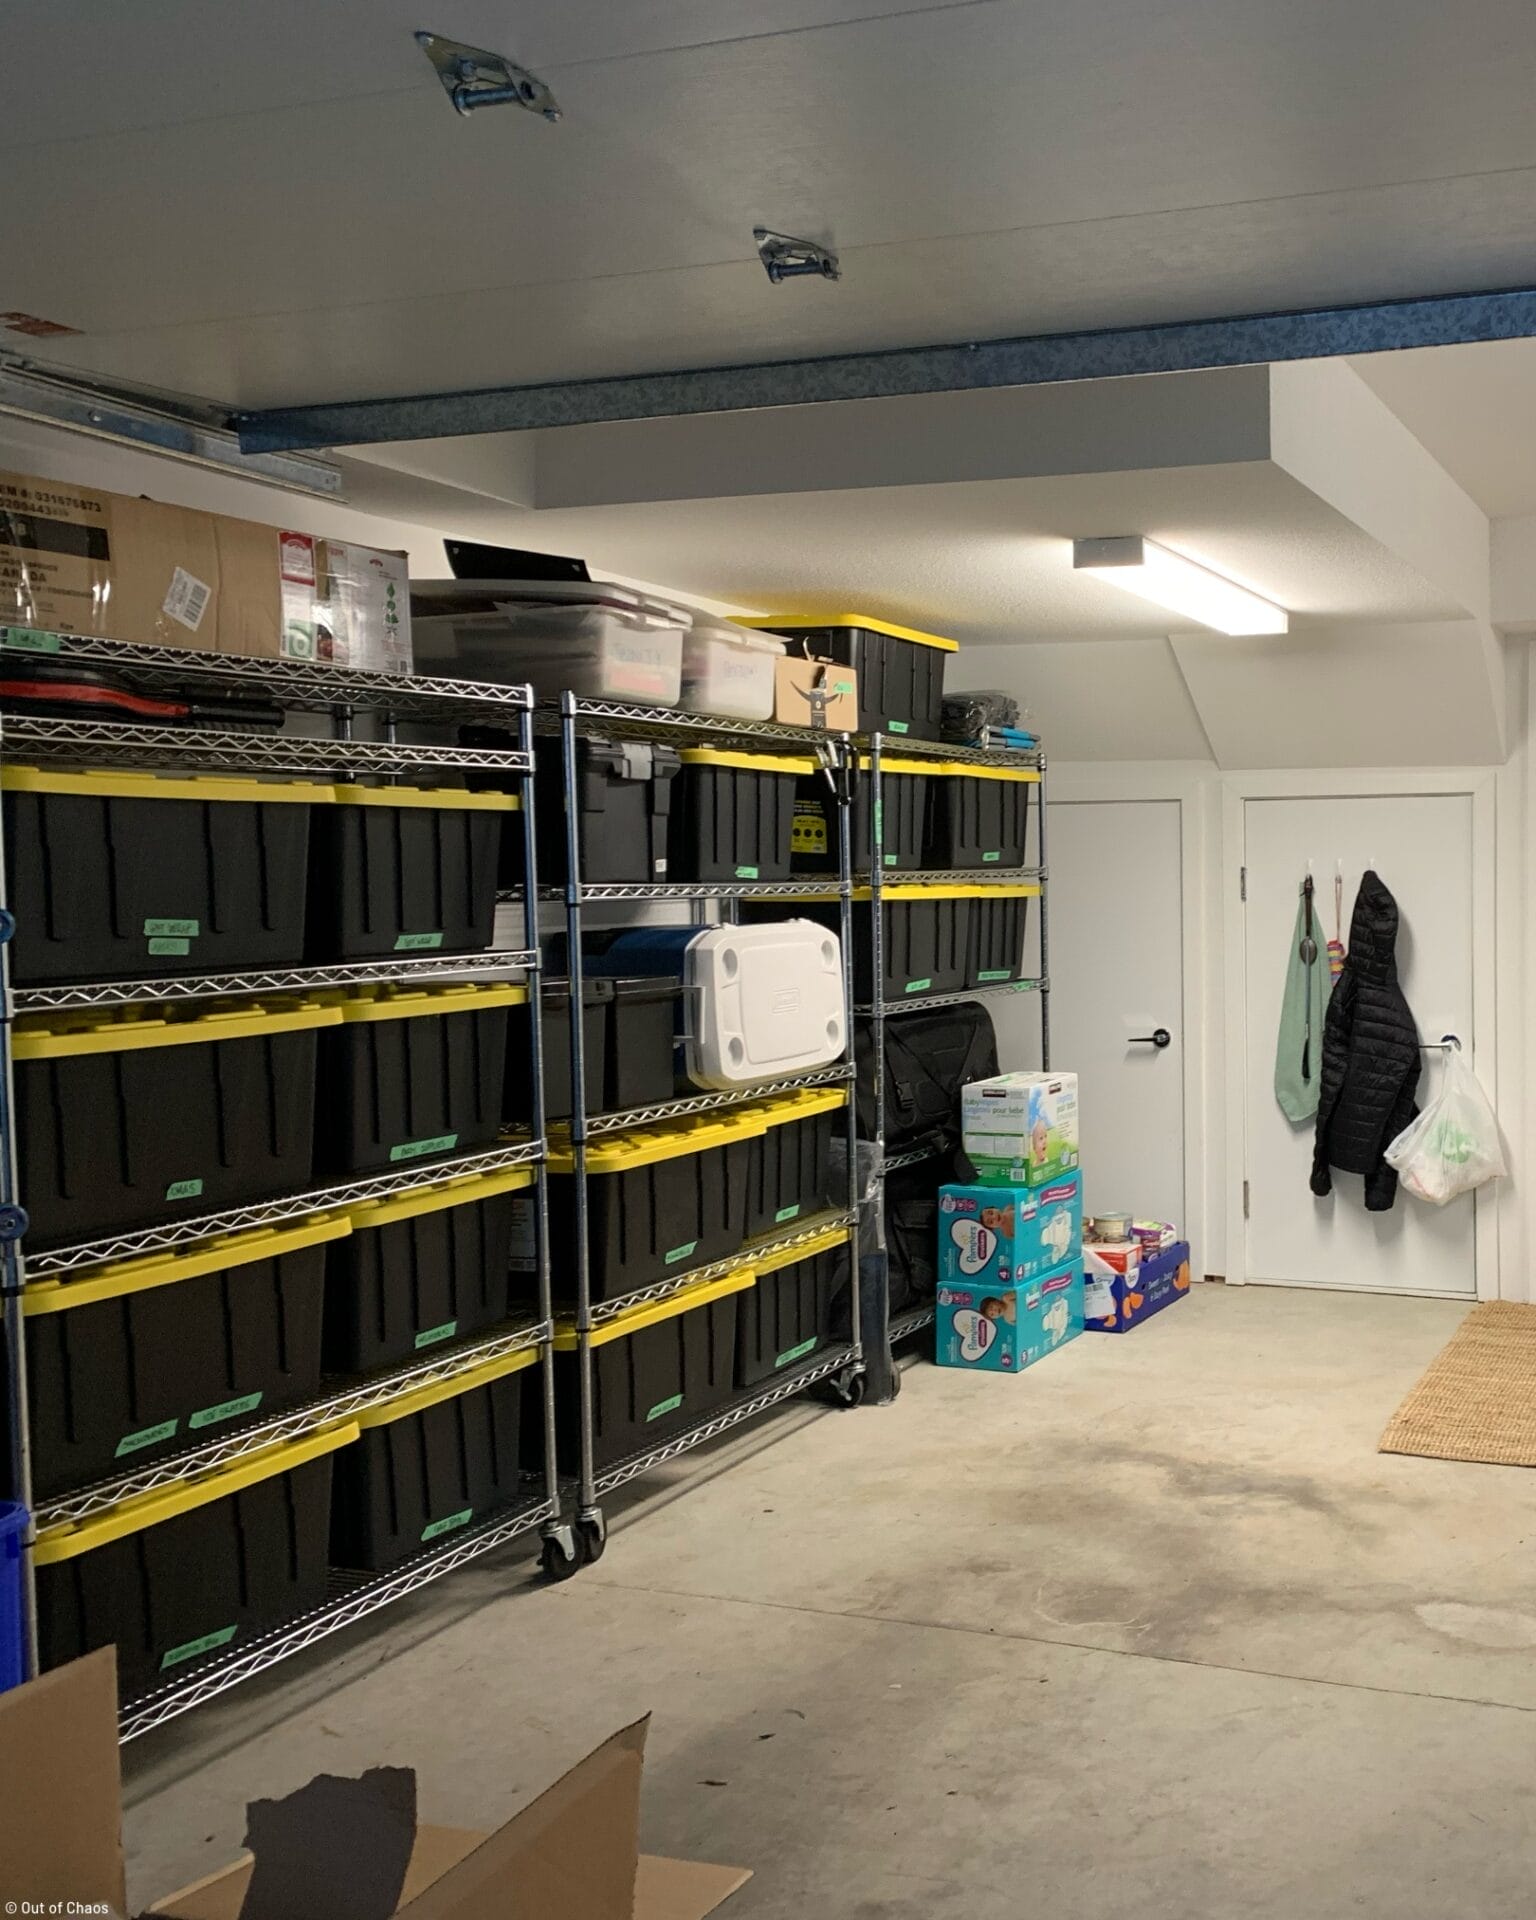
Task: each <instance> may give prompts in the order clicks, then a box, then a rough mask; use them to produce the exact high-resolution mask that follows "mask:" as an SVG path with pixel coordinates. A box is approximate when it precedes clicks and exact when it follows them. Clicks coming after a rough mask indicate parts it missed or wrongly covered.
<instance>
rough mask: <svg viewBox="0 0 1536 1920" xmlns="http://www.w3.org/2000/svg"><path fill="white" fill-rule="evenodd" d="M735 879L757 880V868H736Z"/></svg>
mask: <svg viewBox="0 0 1536 1920" xmlns="http://www.w3.org/2000/svg"><path fill="white" fill-rule="evenodd" d="M736 878H737V879H738V880H755V879H756V878H757V868H756V867H738V868H737V869H736Z"/></svg>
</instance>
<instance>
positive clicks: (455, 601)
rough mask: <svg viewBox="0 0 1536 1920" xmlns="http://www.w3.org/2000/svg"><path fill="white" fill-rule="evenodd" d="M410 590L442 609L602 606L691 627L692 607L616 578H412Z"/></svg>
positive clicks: (480, 610) (474, 610)
mask: <svg viewBox="0 0 1536 1920" xmlns="http://www.w3.org/2000/svg"><path fill="white" fill-rule="evenodd" d="M411 592H412V594H413V595H419V596H420V597H421V599H422V600H424V601H433V602H436V603H437V605H438V606H439V607H440V608H442V609H443V610H445V611H446V610H447V609H448V608H450V607H452V608H454V609H455V610H458V611H462V612H468V613H491V612H494V611H495V610H496V609H497V608H498V607H553V606H565V607H600V608H602V610H603V611H604V612H605V613H620V614H644V615H646V616H647V617H649V618H650V619H653V620H656V621H660V622H664V623H665V624H666V625H667V626H672V627H690V626H692V625H693V620H694V615H693V612H692V610H691V609H690V608H688V607H685V606H681V605H679V604H678V603H677V602H675V601H672V600H662V599H660V598H658V597H657V596H656V595H655V594H650V593H641V592H640V591H639V590H638V589H637V588H635V587H622V586H620V585H619V583H618V582H617V581H616V580H413V581H412V582H411Z"/></svg>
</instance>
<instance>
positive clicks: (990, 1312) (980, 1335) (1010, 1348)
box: [934, 1258, 1083, 1373]
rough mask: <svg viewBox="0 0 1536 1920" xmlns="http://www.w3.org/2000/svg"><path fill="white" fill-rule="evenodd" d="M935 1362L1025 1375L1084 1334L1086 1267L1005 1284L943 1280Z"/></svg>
mask: <svg viewBox="0 0 1536 1920" xmlns="http://www.w3.org/2000/svg"><path fill="white" fill-rule="evenodd" d="M934 1327H935V1333H936V1340H935V1348H934V1358H935V1359H936V1360H937V1361H938V1363H939V1365H940V1366H941V1367H965V1368H967V1369H968V1370H969V1371H970V1372H972V1373H1022V1372H1023V1371H1024V1369H1025V1368H1026V1367H1031V1366H1033V1365H1034V1363H1035V1362H1036V1361H1037V1360H1042V1359H1044V1357H1045V1356H1046V1354H1048V1353H1054V1352H1055V1351H1056V1349H1057V1348H1058V1347H1064V1346H1065V1345H1066V1343H1067V1342H1068V1341H1069V1340H1075V1339H1076V1338H1077V1336H1078V1335H1079V1334H1080V1333H1081V1332H1082V1330H1083V1263H1082V1260H1081V1258H1078V1259H1074V1260H1073V1261H1072V1262H1071V1264H1070V1265H1069V1266H1065V1267H1060V1268H1058V1269H1057V1271H1056V1272H1055V1273H1047V1274H1044V1275H1042V1276H1041V1277H1040V1278H1039V1279H1038V1280H1026V1281H1023V1282H1022V1283H1021V1284H1020V1285H1017V1286H1013V1285H1008V1286H1004V1285H1002V1284H1000V1283H988V1284H987V1285H984V1286H978V1285H977V1284H975V1283H974V1282H961V1283H956V1282H953V1281H945V1280H941V1281H940V1282H939V1292H938V1300H937V1310H936V1313H935V1316H934Z"/></svg>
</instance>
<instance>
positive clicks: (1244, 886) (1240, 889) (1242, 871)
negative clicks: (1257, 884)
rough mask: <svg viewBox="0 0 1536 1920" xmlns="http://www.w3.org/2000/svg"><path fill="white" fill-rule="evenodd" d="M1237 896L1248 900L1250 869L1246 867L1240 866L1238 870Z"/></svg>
mask: <svg viewBox="0 0 1536 1920" xmlns="http://www.w3.org/2000/svg"><path fill="white" fill-rule="evenodd" d="M1237 897H1238V899H1239V900H1243V901H1246V900H1247V898H1248V869H1247V868H1246V867H1239V868H1238V870H1237Z"/></svg>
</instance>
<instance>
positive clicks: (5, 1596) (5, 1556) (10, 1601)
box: [0, 1500, 27, 1693]
mask: <svg viewBox="0 0 1536 1920" xmlns="http://www.w3.org/2000/svg"><path fill="white" fill-rule="evenodd" d="M26 1531H27V1510H26V1508H25V1507H19V1506H17V1505H16V1503H15V1502H14V1501H12V1500H0V1693H4V1692H5V1690H6V1688H7V1687H19V1686H20V1685H21V1683H22V1681H23V1680H25V1679H26V1677H27V1615H26V1605H25V1601H24V1597H23V1588H22V1578H21V1555H22V1540H23V1538H24V1537H25V1535H26Z"/></svg>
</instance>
